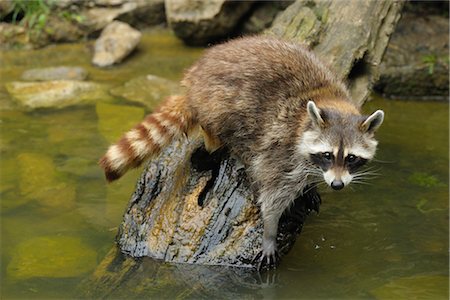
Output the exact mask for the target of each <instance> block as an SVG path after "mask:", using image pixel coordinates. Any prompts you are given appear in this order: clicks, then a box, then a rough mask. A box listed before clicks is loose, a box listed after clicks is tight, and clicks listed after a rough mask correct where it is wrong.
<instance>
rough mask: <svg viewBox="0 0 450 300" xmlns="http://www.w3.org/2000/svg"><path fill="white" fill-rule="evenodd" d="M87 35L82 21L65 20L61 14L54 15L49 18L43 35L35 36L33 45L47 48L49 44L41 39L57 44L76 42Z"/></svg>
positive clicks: (67, 18)
mask: <svg viewBox="0 0 450 300" xmlns="http://www.w3.org/2000/svg"><path fill="white" fill-rule="evenodd" d="M72 18H74V17H72ZM86 35H87V34H86V31H85V30H84V28H82V26H81V21H77V19H71V18H70V17H65V18H64V17H63V16H61V15H60V14H54V15H49V16H48V17H47V21H46V23H45V27H44V29H43V30H42V32H41V34H38V35H36V36H33V43H34V44H35V45H38V46H45V45H46V44H47V42H46V41H43V42H42V41H41V39H43V38H46V39H48V40H49V41H51V42H57V43H64V42H76V41H79V40H80V39H82V38H83V37H85V36H86Z"/></svg>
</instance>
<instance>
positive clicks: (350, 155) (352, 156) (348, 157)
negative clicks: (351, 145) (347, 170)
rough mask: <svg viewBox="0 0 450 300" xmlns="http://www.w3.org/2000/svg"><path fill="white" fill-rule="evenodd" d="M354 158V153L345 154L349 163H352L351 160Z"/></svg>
mask: <svg viewBox="0 0 450 300" xmlns="http://www.w3.org/2000/svg"><path fill="white" fill-rule="evenodd" d="M355 160H356V155H353V154H349V155H347V161H348V162H349V163H352V162H354V161H355Z"/></svg>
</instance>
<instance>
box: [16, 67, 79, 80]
mask: <svg viewBox="0 0 450 300" xmlns="http://www.w3.org/2000/svg"><path fill="white" fill-rule="evenodd" d="M87 75H88V73H87V71H86V70H85V69H83V68H81V67H65V66H61V67H51V68H40V69H31V70H27V71H25V72H23V74H22V79H23V80H27V81H48V80H85V79H86V77H87Z"/></svg>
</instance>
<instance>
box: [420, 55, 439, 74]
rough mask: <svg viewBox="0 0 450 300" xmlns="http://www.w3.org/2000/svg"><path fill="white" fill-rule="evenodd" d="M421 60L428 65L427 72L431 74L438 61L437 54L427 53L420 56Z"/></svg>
mask: <svg viewBox="0 0 450 300" xmlns="http://www.w3.org/2000/svg"><path fill="white" fill-rule="evenodd" d="M422 61H423V62H424V63H425V64H426V65H427V66H428V74H430V75H432V74H433V73H434V67H435V66H436V64H437V61H438V58H437V56H436V55H435V54H427V55H424V56H423V57H422Z"/></svg>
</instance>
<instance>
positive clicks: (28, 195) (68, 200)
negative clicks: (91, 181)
mask: <svg viewBox="0 0 450 300" xmlns="http://www.w3.org/2000/svg"><path fill="white" fill-rule="evenodd" d="M17 163H18V166H19V172H20V184H19V187H20V193H21V195H22V197H23V199H27V201H31V200H33V201H36V202H37V203H38V204H39V205H41V207H42V208H43V209H48V208H50V209H55V208H60V209H70V208H72V207H74V205H75V196H76V195H75V193H76V191H75V184H73V183H72V182H69V181H63V180H61V179H60V175H61V174H60V173H59V172H57V171H56V168H55V165H54V163H53V160H52V158H51V157H50V156H46V155H43V154H38V153H21V154H19V155H18V156H17Z"/></svg>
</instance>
